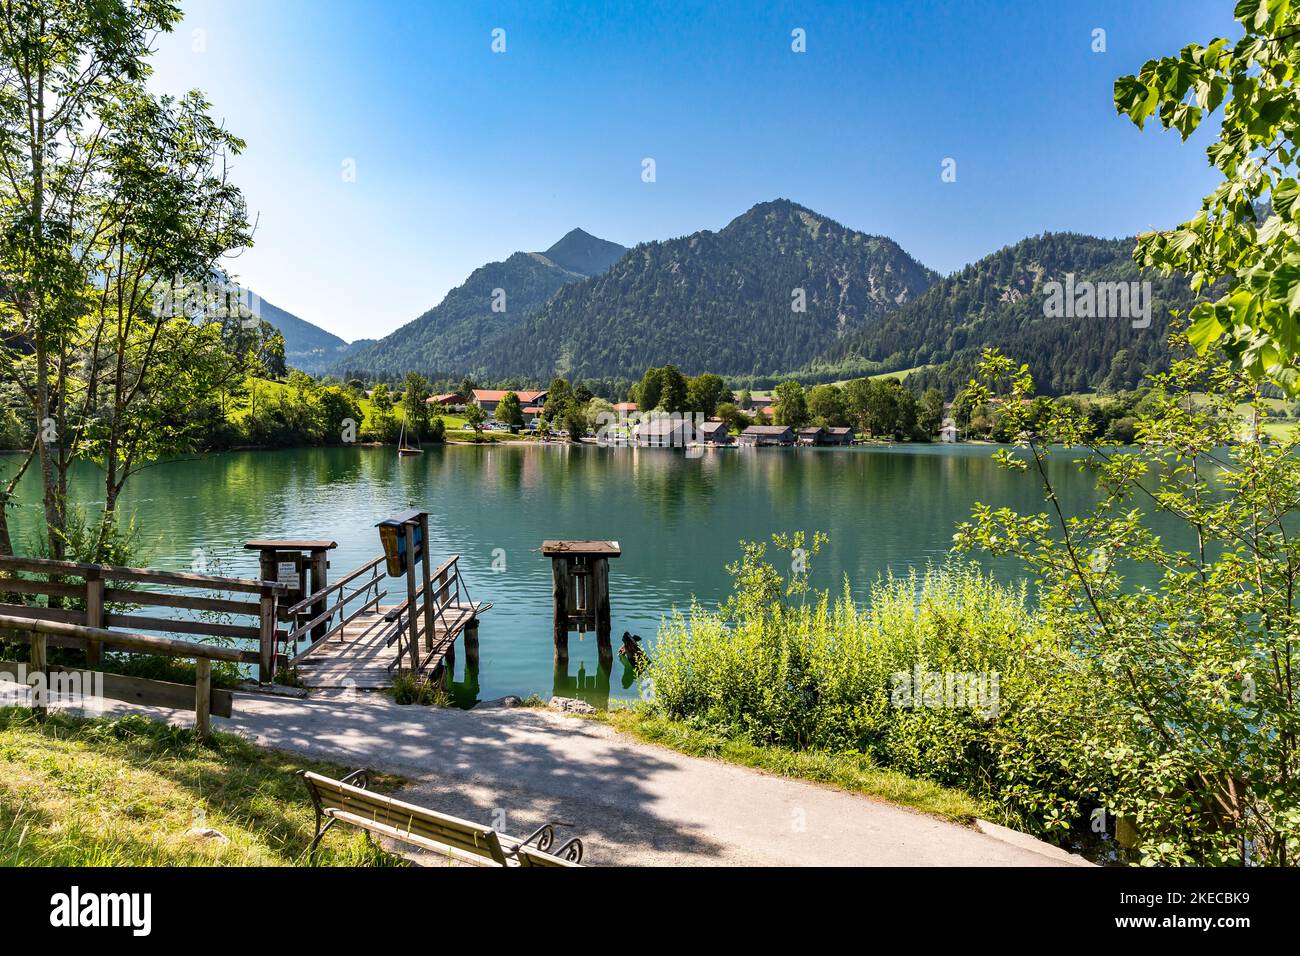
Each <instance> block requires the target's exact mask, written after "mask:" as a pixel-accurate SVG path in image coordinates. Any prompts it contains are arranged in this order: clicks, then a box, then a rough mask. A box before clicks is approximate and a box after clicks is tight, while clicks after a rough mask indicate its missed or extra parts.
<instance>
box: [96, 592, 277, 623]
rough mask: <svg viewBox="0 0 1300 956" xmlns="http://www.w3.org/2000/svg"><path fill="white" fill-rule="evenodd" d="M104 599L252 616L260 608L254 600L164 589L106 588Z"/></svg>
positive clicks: (115, 602)
mask: <svg viewBox="0 0 1300 956" xmlns="http://www.w3.org/2000/svg"><path fill="white" fill-rule="evenodd" d="M104 600H105V601H106V602H107V603H109V604H140V605H143V606H144V607H177V608H183V609H185V610H187V611H215V612H217V613H219V614H249V615H252V616H253V617H256V616H257V615H258V613H259V610H260V605H259V604H258V603H257V602H256V601H230V600H225V599H222V598H204V597H196V596H194V595H190V594H168V593H167V592H166V591H132V590H129V589H126V588H108V589H107V590H105V592H104Z"/></svg>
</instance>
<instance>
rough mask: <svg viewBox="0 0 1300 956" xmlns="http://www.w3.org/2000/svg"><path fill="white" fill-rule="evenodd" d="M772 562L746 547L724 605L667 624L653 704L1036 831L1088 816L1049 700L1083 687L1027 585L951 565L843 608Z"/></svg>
mask: <svg viewBox="0 0 1300 956" xmlns="http://www.w3.org/2000/svg"><path fill="white" fill-rule="evenodd" d="M778 540H779V539H778ZM787 543H793V545H794V547H795V548H801V547H802V539H801V538H799V536H796V537H795V538H794V539H792V541H791V542H787ZM764 554H765V547H764V546H763V545H754V544H749V545H746V546H745V554H744V557H743V558H742V560H741V561H740V562H738V563H737V564H736V565H733V566H732V568H731V569H730V570H731V571H732V573H733V576H734V577H735V578H736V582H737V588H736V592H735V594H734V595H733V597H732V599H731V600H730V601H729V602H728V604H727V605H726V606H725V607H724V609H723V610H722V611H710V610H707V609H705V608H703V607H701V606H699V605H698V604H697V605H693V606H692V607H691V609H690V610H689V612H688V613H686V614H684V615H683V614H674V616H673V617H672V618H671V619H669V620H666V621H665V622H664V624H663V626H662V627H661V628H660V632H659V637H658V640H657V642H656V647H655V653H654V658H653V661H652V663H651V665H650V669H649V672H648V674H647V677H648V679H649V681H650V682H651V683H650V686H651V687H652V688H653V696H652V707H653V708H654V709H655V710H657V711H659V712H660V713H662V714H664V715H665V716H668V717H672V718H675V719H679V720H682V719H684V720H687V721H689V722H691V723H692V724H694V725H696V726H701V727H706V728H708V729H710V730H713V731H716V732H721V733H724V734H726V735H728V736H730V737H733V738H744V739H747V740H750V741H752V742H754V743H757V744H763V745H772V746H780V747H787V748H791V749H795V750H827V751H835V752H840V753H845V752H848V753H861V754H865V755H868V756H869V757H870V758H871V759H872V760H874V761H875V762H876V763H878V764H879V765H881V766H884V767H888V768H890V769H895V770H899V771H902V772H904V773H907V774H911V775H914V776H920V777H925V778H928V779H931V780H934V781H937V782H939V783H943V784H946V785H956V786H960V787H962V788H963V789H966V790H967V791H968V792H972V793H975V794H977V795H979V796H981V797H984V798H986V799H987V800H988V801H989V802H991V803H994V804H996V805H997V806H998V807H999V808H1000V816H1001V817H1002V818H1003V819H1005V820H1007V821H1008V822H1012V823H1020V824H1022V825H1028V826H1030V827H1032V828H1033V829H1036V830H1038V831H1040V832H1049V831H1053V830H1055V831H1058V832H1059V831H1063V830H1065V829H1066V828H1068V827H1070V826H1072V825H1075V824H1076V823H1077V822H1078V820H1079V818H1080V816H1081V815H1082V814H1083V812H1084V809H1085V806H1084V796H1085V794H1084V793H1081V792H1078V791H1077V789H1076V779H1075V778H1076V775H1074V774H1069V773H1064V772H1059V771H1058V770H1057V769H1056V768H1057V763H1058V760H1059V758H1058V757H1057V756H1055V755H1054V754H1053V753H1052V748H1051V747H1049V746H1047V744H1046V741H1047V740H1048V739H1050V737H1051V735H1052V733H1053V731H1054V728H1053V726H1052V722H1051V719H1050V716H1049V715H1048V714H1047V713H1046V712H1045V709H1044V707H1043V702H1045V701H1049V700H1050V699H1052V697H1053V696H1054V695H1057V694H1066V693H1071V694H1076V695H1077V694H1079V693H1082V691H1083V688H1079V687H1071V686H1070V685H1071V683H1072V678H1071V677H1070V672H1069V671H1068V669H1063V668H1061V667H1060V666H1059V664H1060V660H1061V657H1062V656H1063V655H1064V654H1066V653H1067V648H1065V647H1064V646H1063V645H1062V643H1061V641H1060V640H1059V639H1058V638H1057V637H1056V635H1055V634H1054V633H1053V632H1052V631H1051V630H1049V629H1048V628H1047V627H1046V626H1045V624H1044V621H1043V618H1042V617H1041V615H1039V614H1037V613H1036V612H1035V611H1034V610H1031V609H1030V608H1029V607H1028V605H1027V603H1026V595H1025V591H1024V588H1023V586H1022V587H1019V588H1015V587H1007V586H1004V585H1000V584H998V583H997V582H995V581H994V580H993V579H992V578H991V577H989V576H987V575H985V574H984V573H982V572H981V571H980V569H979V568H978V567H977V566H975V565H970V564H960V563H948V564H945V565H942V566H939V567H933V568H930V569H928V570H926V571H925V572H924V573H920V574H918V573H915V572H914V573H912V574H910V575H908V576H907V577H905V578H887V579H884V580H882V581H880V582H878V583H877V584H876V585H875V587H873V588H872V591H871V595H870V604H869V610H868V609H867V608H866V607H863V606H860V605H859V604H858V603H856V602H855V601H854V599H853V597H852V595H851V594H850V593H849V590H848V586H847V582H846V585H845V589H844V591H843V593H841V594H840V595H839V596H837V597H835V598H834V599H832V598H831V596H830V595H829V594H825V593H821V594H818V593H811V594H809V593H806V592H805V588H804V586H803V580H804V578H806V575H804V578H801V577H800V576H798V575H794V576H792V577H791V579H790V581H788V582H787V581H786V580H785V579H783V578H782V577H781V576H780V574H779V573H778V572H777V571H776V570H775V568H773V567H772V566H771V565H770V564H768V563H767V562H766V561H765V560H764ZM805 554H806V552H805ZM796 597H797V598H799V600H792V598H796ZM936 682H938V683H936ZM939 698H942V699H939ZM949 703H956V704H959V706H947V704H949ZM936 704H940V706H935V705H936Z"/></svg>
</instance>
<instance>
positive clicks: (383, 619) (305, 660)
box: [293, 603, 490, 690]
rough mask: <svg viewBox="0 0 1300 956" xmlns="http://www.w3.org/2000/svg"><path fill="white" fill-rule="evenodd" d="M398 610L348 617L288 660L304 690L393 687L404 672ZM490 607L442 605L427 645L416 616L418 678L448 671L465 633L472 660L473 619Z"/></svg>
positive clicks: (404, 628)
mask: <svg viewBox="0 0 1300 956" xmlns="http://www.w3.org/2000/svg"><path fill="white" fill-rule="evenodd" d="M398 607H399V606H394V607H376V608H375V609H374V610H370V611H364V612H362V613H361V614H359V615H357V616H356V617H354V618H352V619H351V620H350V621H349V622H348V623H347V624H345V625H344V626H343V627H341V628H337V629H335V630H334V631H333V633H332V634H331V635H330V636H329V637H327V638H325V639H323V640H320V641H317V642H316V643H314V644H312V645H311V646H310V647H308V648H307V649H306V650H304V651H303V652H302V653H301V654H299V655H298V657H296V658H295V659H294V661H293V666H294V667H296V668H297V672H298V680H299V682H300V683H302V685H303V686H304V687H310V688H313V689H317V688H321V689H326V688H349V687H350V688H354V689H356V690H382V689H384V688H387V687H391V686H393V678H394V677H395V676H396V675H397V674H398V673H399V672H400V671H402V670H408V669H409V667H408V666H407V658H406V653H405V652H406V647H407V645H406V643H405V641H406V639H407V637H408V631H407V619H406V615H405V613H402V614H400V617H399V614H398ZM488 607H490V605H487V604H482V603H469V604H460V603H456V604H445V605H443V606H442V609H441V613H440V614H439V615H438V616H437V617H436V618H435V620H434V629H433V639H432V640H426V639H425V633H424V627H423V626H422V624H421V623H420V618H421V617H422V616H423V615H421V614H418V613H417V615H416V620H417V629H418V630H417V639H418V641H419V644H420V647H421V654H420V674H421V677H431V676H433V675H434V674H435V673H437V672H438V671H439V670H446V671H450V669H451V666H452V665H453V664H454V662H455V647H456V638H457V636H459V635H460V634H461V633H462V632H463V633H464V634H465V643H466V654H467V655H471V656H472V655H473V654H474V653H475V652H476V651H477V649H478V648H477V647H476V646H475V647H471V646H470V645H471V644H473V645H477V643H478V615H479V614H481V613H482V612H483V611H485V610H487V608H488Z"/></svg>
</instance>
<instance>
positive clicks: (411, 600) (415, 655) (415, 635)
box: [402, 521, 428, 678]
mask: <svg viewBox="0 0 1300 956" xmlns="http://www.w3.org/2000/svg"><path fill="white" fill-rule="evenodd" d="M415 527H416V526H415V524H413V523H412V522H410V521H408V522H406V523H405V524H404V525H402V534H403V535H404V536H405V538H406V621H407V625H408V627H409V628H410V632H411V646H410V652H411V675H412V676H413V677H416V678H418V677H419V676H420V637H419V632H420V624H419V614H420V608H419V604H418V603H417V600H416V592H417V588H416V585H415ZM426 564H427V562H426ZM425 571H426V573H427V572H428V568H427V566H426V568H425ZM425 603H426V604H427V603H428V595H427V594H426V595H425Z"/></svg>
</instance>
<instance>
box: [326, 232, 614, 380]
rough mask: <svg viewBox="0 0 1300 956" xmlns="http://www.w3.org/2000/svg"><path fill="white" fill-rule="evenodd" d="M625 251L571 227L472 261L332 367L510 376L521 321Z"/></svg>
mask: <svg viewBox="0 0 1300 956" xmlns="http://www.w3.org/2000/svg"><path fill="white" fill-rule="evenodd" d="M625 252H627V250H626V249H625V248H624V247H623V246H620V245H618V243H615V242H609V241H607V240H605V239H598V238H597V237H595V236H593V235H591V234H589V233H587V232H584V231H583V230H581V229H574V230H572V231H571V232H569V233H568V234H567V235H565V236H564V238H562V239H561V240H560V241H559V242H557V243H555V245H553V246H551V248H549V249H547V250H546V251H545V252H516V253H515V254H514V255H512V256H510V258H508V259H506V260H505V261H504V262H490V263H488V264H487V265H485V266H480V267H479V268H477V269H475V270H474V271H473V272H472V273H471V274H470V277H469V278H468V279H466V280H465V282H464V283H463V284H461V285H459V286H457V287H456V288H454V289H452V290H451V291H450V292H448V293H447V295H446V297H444V298H443V300H442V301H441V302H440V303H438V304H437V305H436V306H434V307H433V308H432V309H430V310H429V311H427V312H425V313H424V314H423V315H421V316H420V317H419V318H417V319H415V320H414V321H412V322H408V323H407V324H406V325H404V326H402V327H401V328H400V329H398V330H397V331H395V332H393V333H392V334H391V335H388V336H386V337H385V338H383V339H380V340H379V341H378V342H375V343H374V344H373V345H370V346H368V347H366V348H362V349H358V350H357V351H355V352H354V353H351V354H349V355H348V356H346V357H345V358H344V359H343V360H341V361H339V362H337V363H335V365H334V367H333V371H334V372H335V373H336V374H339V375H343V376H348V375H351V374H358V375H364V376H370V377H379V378H394V377H398V376H401V375H404V374H405V373H407V372H412V371H415V372H421V373H423V374H425V375H428V376H430V377H431V378H440V377H441V378H461V377H463V376H465V375H471V376H474V377H475V378H481V379H497V378H501V377H504V376H507V375H510V374H512V372H514V371H516V369H515V368H514V363H512V362H511V361H510V359H509V355H510V352H511V350H512V348H513V345H514V344H515V343H516V342H517V332H518V330H519V328H520V326H521V325H522V324H523V323H524V321H525V320H526V319H527V318H528V317H529V316H531V315H533V314H534V313H535V312H536V311H537V310H538V309H540V308H541V307H542V306H543V305H544V304H545V303H546V301H547V300H548V299H549V298H551V296H552V295H554V294H555V292H556V291H557V290H559V289H561V288H563V287H564V286H566V285H569V284H571V283H575V282H580V281H582V280H584V279H587V278H589V277H590V276H594V275H597V274H599V273H600V272H602V271H604V270H605V269H607V268H608V267H609V265H610V263H612V262H614V261H616V260H617V259H618V258H619V257H620V256H622V255H623V254H624V253H625ZM494 304H496V305H498V309H497V310H494V308H493V306H494ZM502 309H503V310H502Z"/></svg>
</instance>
